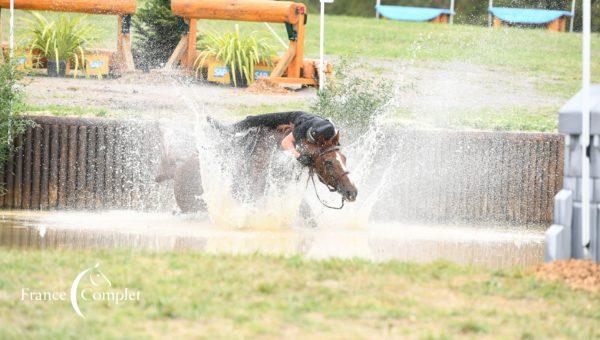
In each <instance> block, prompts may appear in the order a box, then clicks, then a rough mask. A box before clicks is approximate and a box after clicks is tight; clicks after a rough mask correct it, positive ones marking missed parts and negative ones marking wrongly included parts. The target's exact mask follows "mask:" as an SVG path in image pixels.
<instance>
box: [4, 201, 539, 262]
mask: <svg viewBox="0 0 600 340" xmlns="http://www.w3.org/2000/svg"><path fill="white" fill-rule="evenodd" d="M0 218H1V220H0V245H2V246H8V247H17V248H71V249H88V248H135V249H145V250H150V251H183V250H192V251H200V252H208V253H230V254H247V253H254V252H258V253H263V254H271V255H302V256H305V257H308V258H317V259H322V258H331V257H340V258H353V257H356V258H363V259H369V260H374V261H384V260H392V259H396V260H401V261H415V262H429V261H434V260H437V259H445V260H449V261H453V262H457V263H461V264H476V265H482V266H486V267H494V268H496V267H497V268H500V267H509V266H514V265H522V266H528V265H532V264H537V263H541V262H542V260H543V240H544V236H543V231H532V230H527V231H525V230H516V229H514V228H506V227H486V228H482V227H475V226H451V225H418V224H403V223H370V224H369V225H368V226H365V227H364V228H352V229H349V228H333V227H331V228H327V227H325V228H318V229H305V228H277V229H261V230H250V229H227V228H221V227H218V226H215V225H212V224H211V223H210V222H209V221H208V219H207V218H206V217H205V216H178V215H170V214H164V213H139V212H131V211H108V212H103V213H85V212H32V211H27V212H25V211H4V212H2V213H0Z"/></svg>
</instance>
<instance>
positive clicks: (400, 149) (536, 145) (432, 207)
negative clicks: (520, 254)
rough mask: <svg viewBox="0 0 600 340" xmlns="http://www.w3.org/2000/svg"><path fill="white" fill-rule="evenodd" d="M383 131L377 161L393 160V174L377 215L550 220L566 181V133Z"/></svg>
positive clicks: (442, 220)
mask: <svg viewBox="0 0 600 340" xmlns="http://www.w3.org/2000/svg"><path fill="white" fill-rule="evenodd" d="M386 135H387V137H385V139H386V140H385V141H382V143H380V144H381V145H385V146H383V147H381V148H379V150H377V153H378V154H379V155H378V156H376V158H378V159H391V160H392V161H391V162H392V163H393V165H392V172H393V175H392V177H393V179H392V180H391V181H390V185H389V186H388V187H387V188H386V189H385V190H384V191H383V192H382V194H381V199H379V200H378V201H377V204H376V205H375V207H374V214H375V215H376V217H381V218H385V219H393V220H416V221H429V222H436V223H449V222H469V223H472V222H491V223H498V222H501V223H503V222H507V223H515V224H521V225H523V224H532V225H533V224H549V223H551V222H552V211H553V198H554V195H555V194H556V193H557V192H558V191H559V190H560V189H561V188H562V180H563V153H564V149H563V148H564V138H563V136H562V135H560V134H550V133H505V132H465V131H461V132H451V131H405V132H400V133H398V132H392V133H389V134H386ZM394 151H395V153H396V154H390V152H394ZM380 163H381V162H380ZM359 192H360V190H359Z"/></svg>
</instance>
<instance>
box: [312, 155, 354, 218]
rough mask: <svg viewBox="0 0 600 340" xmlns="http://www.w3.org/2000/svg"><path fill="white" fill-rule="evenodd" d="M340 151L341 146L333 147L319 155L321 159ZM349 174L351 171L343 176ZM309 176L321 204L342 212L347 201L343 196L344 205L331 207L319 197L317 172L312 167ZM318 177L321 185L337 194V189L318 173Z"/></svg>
mask: <svg viewBox="0 0 600 340" xmlns="http://www.w3.org/2000/svg"><path fill="white" fill-rule="evenodd" d="M339 149H340V147H339V146H332V147H330V148H327V149H325V150H323V151H321V153H319V157H322V156H324V155H326V154H328V153H330V152H334V151H338V150H339ZM349 173H350V171H346V172H344V173H343V174H342V177H343V176H347V175H348V174H349ZM308 176H309V178H310V180H311V181H312V184H313V188H314V189H315V196H317V200H319V203H321V204H322V205H323V206H324V207H326V208H329V209H335V210H340V209H342V208H343V207H344V203H345V202H346V199H345V198H344V197H343V196H342V203H341V205H340V206H339V207H334V206H331V205H329V204H327V203H326V202H325V201H323V200H322V199H321V197H320V196H319V192H318V191H317V184H316V183H315V170H314V167H310V169H309V171H308ZM317 177H318V178H319V181H321V183H323V184H325V186H326V187H327V189H329V192H336V191H337V190H336V188H335V187H332V186H330V185H329V184H327V183H325V182H324V181H323V179H322V178H321V176H320V175H319V174H318V173H317ZM307 185H308V183H307Z"/></svg>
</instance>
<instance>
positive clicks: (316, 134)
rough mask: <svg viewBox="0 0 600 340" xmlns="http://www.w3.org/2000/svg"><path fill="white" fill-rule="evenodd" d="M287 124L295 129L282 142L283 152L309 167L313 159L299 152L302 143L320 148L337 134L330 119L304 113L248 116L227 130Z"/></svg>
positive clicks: (274, 126) (236, 130) (292, 112)
mask: <svg viewBox="0 0 600 340" xmlns="http://www.w3.org/2000/svg"><path fill="white" fill-rule="evenodd" d="M285 124H293V126H294V129H293V131H292V132H291V133H290V134H288V135H287V136H286V137H285V138H284V139H283V140H282V141H281V147H282V148H283V150H285V151H288V152H291V153H292V154H293V155H294V156H295V157H296V159H297V160H298V161H299V162H300V163H302V164H303V165H308V164H309V163H310V161H311V159H310V157H309V156H308V155H303V154H301V153H300V152H299V151H298V148H299V146H300V145H301V144H302V142H307V143H311V144H315V145H319V146H320V145H323V144H325V143H326V142H327V141H330V140H331V139H332V138H333V137H335V135H336V134H337V129H336V128H335V126H334V125H333V123H332V122H331V121H330V120H329V119H326V118H322V117H320V116H318V115H315V114H313V113H308V112H304V111H290V112H277V113H267V114H262V115H258V116H248V117H246V118H245V119H244V120H242V121H240V122H237V123H235V124H233V125H232V126H229V127H227V128H226V129H228V130H229V129H231V130H233V131H234V132H238V131H243V130H246V129H249V128H252V127H261V126H264V127H268V128H272V129H275V128H277V127H278V126H279V125H285Z"/></svg>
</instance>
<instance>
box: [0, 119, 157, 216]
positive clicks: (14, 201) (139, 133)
mask: <svg viewBox="0 0 600 340" xmlns="http://www.w3.org/2000/svg"><path fill="white" fill-rule="evenodd" d="M32 120H33V121H34V122H35V123H36V126H33V127H30V128H28V129H27V131H26V132H25V133H24V134H22V135H20V136H17V137H16V140H15V146H16V152H15V153H14V154H13V155H12V157H10V158H9V160H8V161H7V162H6V164H5V165H4V171H3V174H2V182H3V183H4V186H5V192H4V194H3V195H2V196H0V207H2V208H11V209H43V210H45V209H83V210H94V209H108V208H118V209H156V208H157V207H159V206H160V205H161V202H160V201H161V198H160V190H159V188H158V185H157V184H156V183H155V182H154V181H153V178H154V176H155V171H156V167H157V164H158V162H159V158H158V157H159V145H158V143H157V141H158V140H159V139H158V138H157V136H158V133H159V131H158V124H156V123H151V122H131V121H122V120H112V119H100V118H94V119H91V118H62V117H33V118H32Z"/></svg>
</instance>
